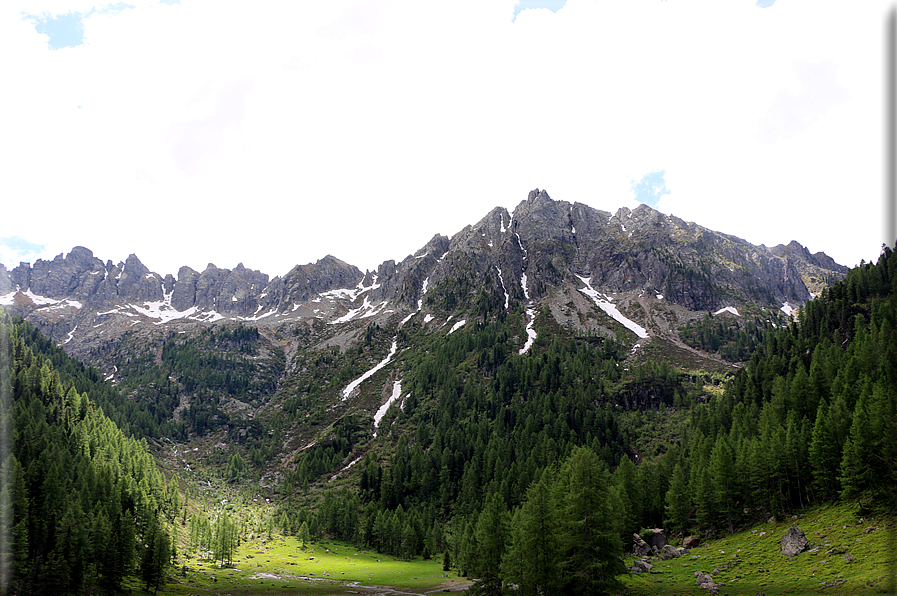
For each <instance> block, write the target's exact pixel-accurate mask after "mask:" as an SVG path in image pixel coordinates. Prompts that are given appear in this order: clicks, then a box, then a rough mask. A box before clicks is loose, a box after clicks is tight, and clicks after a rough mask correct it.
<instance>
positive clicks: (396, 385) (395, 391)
mask: <svg viewBox="0 0 897 596" xmlns="http://www.w3.org/2000/svg"><path fill="white" fill-rule="evenodd" d="M401 395H402V379H398V380H396V381H394V382H393V384H392V395H390V396H389V399H387V400H386V403H385V404H383V405H382V406H380V408H379V409H378V410H377V412H376V413H374V438H377V427H378V426H380V421H381V420H383V417H384V416H386V412H388V411H389V407H390V406H391V405H392V404H393V403H395V401H396V400H397V399H399V397H400V396H401Z"/></svg>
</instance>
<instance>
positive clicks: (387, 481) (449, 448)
mask: <svg viewBox="0 0 897 596" xmlns="http://www.w3.org/2000/svg"><path fill="white" fill-rule="evenodd" d="M895 273H897V257H895V256H894V253H893V252H892V251H891V250H890V249H885V250H884V251H883V252H882V255H881V258H880V259H879V261H878V263H877V264H875V265H871V264H870V265H864V266H862V267H859V268H857V269H855V270H852V271H851V272H850V273H849V274H848V277H847V279H846V280H845V281H842V282H840V283H838V284H836V285H834V286H833V287H831V288H830V289H827V290H825V291H823V293H822V295H821V297H820V298H819V299H817V300H815V301H812V302H810V303H808V304H807V305H805V307H804V309H803V310H802V311H801V314H800V316H799V320H798V323H797V324H795V325H792V326H790V327H789V328H782V329H779V330H777V331H776V332H775V333H774V334H770V335H768V337H767V339H766V341H765V342H764V343H763V344H762V346H761V349H760V350H758V351H757V352H755V353H754V354H753V356H752V357H751V360H750V362H749V364H748V365H747V366H746V367H745V368H744V369H742V370H740V371H739V372H738V373H737V374H736V375H735V377H734V379H732V381H731V382H730V383H728V384H727V386H726V388H725V391H722V392H715V393H713V394H712V396H711V397H710V399H709V400H706V402H707V403H700V402H701V401H703V400H696V399H695V397H696V395H695V393H694V389H695V388H694V386H689V383H688V380H689V379H688V375H683V374H682V373H677V372H675V371H673V370H670V369H667V368H665V367H664V365H663V364H654V363H651V362H647V363H646V364H644V365H642V366H641V367H637V366H636V367H631V369H630V371H625V374H621V373H619V372H618V369H619V368H620V366H619V364H621V361H620V360H616V359H615V357H617V358H619V356H620V352H619V351H618V349H616V348H615V346H614V343H613V342H610V341H598V342H592V341H587V340H586V339H585V338H584V339H583V340H579V341H577V340H575V339H572V340H569V341H567V342H564V341H561V340H560V339H559V338H557V336H552V334H550V333H548V332H546V331H543V330H542V329H540V330H539V337H540V338H552V337H553V339H545V340H544V341H541V342H540V341H539V340H537V341H536V344H535V346H534V348H533V349H534V353H533V354H532V355H530V356H529V357H520V356H519V355H515V354H508V353H507V352H504V353H503V352H502V351H501V349H500V347H501V346H502V345H503V344H502V341H501V338H502V328H503V326H502V323H501V322H500V319H501V317H498V319H497V320H496V322H494V323H481V324H477V325H476V326H470V328H468V329H465V330H458V331H457V332H456V333H454V334H452V335H450V336H448V337H447V338H446V339H445V341H443V342H440V344H439V345H431V346H430V349H428V350H426V351H425V352H424V353H422V354H419V356H418V357H417V358H416V359H415V360H414V361H411V362H409V363H408V368H407V373H406V376H405V377H404V381H403V394H404V390H405V387H406V385H405V383H407V388H408V393H409V395H410V397H405V402H404V408H402V409H400V410H399V411H398V412H397V413H396V414H395V415H396V420H395V422H394V426H393V427H392V428H393V430H392V433H393V435H392V436H394V437H395V438H396V439H397V441H398V444H397V446H396V448H395V451H394V452H393V451H391V449H390V448H389V447H388V446H386V445H384V446H379V445H378V446H377V450H376V451H375V452H373V453H369V454H368V455H367V456H366V457H365V459H363V460H361V461H360V462H359V463H358V464H357V465H356V466H354V467H353V471H354V470H357V472H355V473H357V474H360V478H359V497H358V500H359V503H360V507H361V509H360V510H361V517H360V523H359V524H358V525H356V524H348V525H347V524H342V523H341V520H342V519H344V516H346V515H350V514H351V515H354V513H355V512H356V511H357V509H356V508H355V506H354V502H353V503H352V505H351V511H347V510H340V509H339V507H338V506H337V505H333V507H332V510H323V511H319V515H320V514H323V515H324V519H323V520H320V522H319V523H320V525H321V526H322V527H323V530H324V531H326V532H328V533H331V534H334V535H338V536H341V537H342V538H345V539H355V540H358V539H360V540H361V541H363V542H364V543H366V544H369V545H373V546H377V547H379V548H386V549H395V548H399V549H402V548H405V549H408V550H407V552H408V553H409V554H411V553H414V552H415V550H414V549H413V546H410V545H413V544H415V542H416V543H417V544H418V545H420V546H419V548H420V549H421V550H422V549H423V548H424V546H426V540H427V538H426V537H427V536H428V535H429V533H430V531H429V530H428V527H427V524H428V523H430V521H431V520H448V521H447V523H445V524H444V525H441V529H442V530H443V532H444V533H443V536H442V538H443V542H444V547H445V548H446V549H447V551H448V553H449V556H450V560H451V561H453V562H455V564H457V565H459V566H460V568H461V569H462V571H464V572H470V573H472V574H474V575H477V576H483V575H484V574H487V573H491V572H492V571H490V570H494V569H495V567H494V564H495V561H496V560H497V559H496V556H498V555H496V554H495V549H496V548H497V549H499V550H501V549H502V548H505V549H509V550H505V551H503V552H505V553H510V552H513V545H514V538H513V536H515V535H517V534H516V533H522V534H521V535H525V534H526V532H527V531H532V532H534V533H536V534H538V535H539V536H542V537H543V538H544V539H545V540H547V541H548V542H551V540H550V539H549V538H550V536H551V535H553V536H554V538H553V539H554V540H555V541H556V542H554V543H553V544H556V545H558V546H557V547H556V548H557V549H560V550H555V551H554V556H558V557H563V552H564V551H563V550H562V548H563V547H562V546H560V545H563V544H564V543H565V540H568V538H565V536H567V534H566V533H565V532H568V531H569V530H568V529H565V528H568V524H574V525H575V523H579V524H582V523H587V522H586V521H584V520H578V521H573V520H572V519H570V518H568V519H567V520H566V521H564V520H563V519H561V520H557V521H556V522H555V525H552V524H551V523H548V522H546V521H545V520H544V519H541V518H532V517H528V515H529V514H528V513H525V512H526V511H528V509H527V508H530V507H534V506H535V505H534V504H532V501H533V499H538V500H539V501H538V502H539V503H541V504H543V506H544V504H545V503H548V504H549V506H548V510H552V511H561V510H563V509H564V505H563V503H564V501H563V500H562V501H551V495H552V494H554V495H555V498H562V497H563V495H564V494H566V493H564V491H560V493H558V492H557V491H555V492H553V491H552V490H549V489H542V491H543V492H542V493H538V494H537V493H535V492H532V491H536V490H537V489H536V486H537V485H536V484H533V483H534V482H537V481H540V482H542V483H543V484H544V485H545V486H546V487H549V488H550V487H551V486H557V485H556V484H555V483H557V482H559V481H560V482H563V480H559V479H562V478H563V475H561V476H558V474H560V472H559V471H558V468H557V467H556V465H555V464H557V463H560V462H564V461H569V460H567V458H568V457H571V454H573V453H578V454H582V453H583V451H582V450H583V449H585V450H586V452H588V453H591V454H592V455H591V456H589V457H596V458H597V461H598V462H600V463H599V464H597V466H598V467H601V468H604V469H605V470H613V472H612V481H613V485H614V487H615V491H616V492H615V493H614V494H611V495H607V496H606V497H605V499H606V500H605V502H604V503H606V502H608V500H609V501H610V502H613V503H615V504H616V506H615V507H614V508H613V510H614V511H615V512H618V514H619V515H618V516H617V517H615V519H614V525H613V527H612V528H602V529H601V531H600V532H602V533H604V534H607V532H611V533H613V534H615V535H616V537H617V538H616V539H617V540H621V539H625V538H626V537H627V536H631V535H632V533H633V531H637V530H638V529H639V528H644V527H648V528H650V527H660V526H665V527H666V528H667V529H668V530H670V531H672V532H694V531H699V530H700V531H702V532H732V531H733V530H734V529H735V528H737V527H741V526H743V525H745V524H750V523H753V522H756V521H758V520H763V519H766V518H767V517H769V516H772V515H779V516H781V515H790V514H792V513H794V512H795V511H798V510H800V509H801V508H803V507H806V506H808V505H811V504H814V503H823V502H826V501H829V500H832V499H851V500H855V501H856V502H857V503H858V504H859V506H860V512H861V514H862V512H863V511H871V510H872V508H873V507H877V506H882V505H890V504H892V503H893V487H894V486H897V470H895V462H897V428H895V425H897V391H895V389H897V385H895V381H897V379H895V371H897V343H895V341H894V337H893V334H894V331H893V329H894V324H895V315H897V312H895V303H894V287H895V285H894V281H895V280H897V277H895ZM506 322H507V321H506ZM518 325H519V323H518ZM677 406H678V407H680V408H681V407H684V408H688V409H689V410H690V411H689V414H688V420H687V422H686V423H684V424H679V425H675V426H673V429H674V432H675V433H676V434H677V435H678V436H676V437H674V438H673V439H672V440H668V443H667V445H666V446H665V447H662V448H661V450H662V453H659V454H657V455H656V456H655V457H637V456H638V455H639V454H638V453H636V452H635V450H634V449H633V445H634V444H637V442H638V438H639V435H640V434H641V433H642V432H644V431H645V430H646V427H647V422H648V421H651V422H652V423H655V424H656V423H658V422H660V423H661V424H662V423H664V422H668V421H669V420H670V410H671V409H672V408H675V407H677ZM645 410H646V411H645ZM652 411H653V412H652ZM658 418H659V419H660V420H659V421H658ZM661 437H662V435H661ZM328 453H329V452H328ZM334 453H336V452H335V451H334ZM384 453H386V454H388V455H384ZM339 455H342V453H340V454H339ZM351 455H352V457H357V455H356V453H354V452H353V453H352V454H351ZM315 457H316V456H315V452H314V451H307V452H305V453H303V454H302V455H301V456H300V458H299V459H298V460H297V462H298V465H299V468H300V469H309V466H308V465H303V464H306V462H308V461H314V460H313V459H312V460H309V459H306V458H315ZM636 460H638V461H639V463H638V465H636V464H635V461H636ZM565 465H566V464H565ZM560 469H561V470H563V469H564V467H563V466H561V468H560ZM291 480H292V479H291V478H287V481H288V482H289V481H291ZM302 480H304V479H302ZM615 497H616V499H618V500H614V499H615ZM563 498H566V497H563ZM604 503H602V504H601V506H603V505H604ZM596 506H598V505H596ZM396 515H399V516H400V517H401V516H404V517H405V520H406V521H405V527H406V530H407V532H406V534H403V536H407V535H409V534H410V536H411V538H408V539H403V543H402V544H401V545H397V544H395V543H388V544H387V545H385V546H384V544H383V542H382V541H383V538H382V537H383V536H394V534H393V533H392V532H389V531H384V530H383V528H384V527H395V526H389V524H391V523H395V522H394V520H395V519H396ZM486 515H488V516H491V517H489V518H488V519H489V521H488V523H486V522H481V520H482V519H484V517H483V516H486ZM502 516H508V518H506V519H511V518H512V517H511V516H513V519H516V523H513V524H511V526H510V529H508V530H503V528H504V527H505V526H504V525H503V522H501V521H500V520H501V519H502ZM418 519H419V520H421V521H420V525H419V526H416V525H415V524H416V523H417V520H418ZM533 519H535V520H536V521H532V520H533ZM496 520H499V521H496ZM530 523H532V524H537V525H536V526H529V525H528V524H530ZM399 527H401V526H399ZM535 527H538V528H539V529H538V532H536V531H535V530H534V529H533V528H535ZM359 533H360V536H359ZM552 533H553V534H552ZM608 544H610V543H608ZM496 545H498V546H496ZM507 556H511V555H507ZM484 561H490V564H489V565H488V569H487V568H484V567H483V566H482V565H483V564H484V563H483V562H484ZM530 563H532V562H530ZM509 565H511V564H510V563H509ZM530 567H532V564H531V565H530ZM512 568H513V565H512V566H511V567H508V571H507V573H506V572H505V571H504V570H505V568H504V567H502V568H501V569H502V574H503V575H502V576H500V577H499V578H498V579H494V578H493V580H490V581H493V583H500V580H504V581H511V582H513V583H516V584H518V585H522V584H521V583H520V582H522V581H525V580H524V579H522V578H521V577H520V576H518V575H515V573H517V572H515V571H511V569H512ZM599 575H600V574H599ZM567 579H568V580H570V577H567ZM600 579H601V581H604V580H606V579H607V571H606V570H605V571H604V575H603V576H601V578H600ZM560 581H562V585H561V587H560V588H558V589H563V580H560ZM599 583H600V582H599ZM486 585H492V584H487V583H484V584H483V586H486ZM567 588H570V585H567Z"/></svg>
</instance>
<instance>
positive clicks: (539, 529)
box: [502, 479, 560, 596]
mask: <svg viewBox="0 0 897 596" xmlns="http://www.w3.org/2000/svg"><path fill="white" fill-rule="evenodd" d="M558 531H559V525H558V519H557V512H556V504H555V502H554V499H553V497H552V494H551V490H550V488H549V486H548V484H547V483H546V481H545V479H542V480H540V481H538V482H536V483H534V484H531V485H530V487H529V489H528V490H527V491H526V500H525V501H524V502H523V504H522V505H521V506H520V507H519V508H518V509H517V510H516V511H515V513H514V519H513V523H512V524H511V533H510V534H511V540H510V542H511V544H510V546H509V547H508V549H507V552H506V554H505V557H504V559H503V560H502V574H503V576H504V577H505V582H506V583H510V584H516V585H517V586H518V591H519V593H520V594H521V595H524V596H530V595H537V594H556V593H557V592H558V590H559V589H560V576H559V574H558V572H559V566H560V544H559V542H558V538H559V537H558Z"/></svg>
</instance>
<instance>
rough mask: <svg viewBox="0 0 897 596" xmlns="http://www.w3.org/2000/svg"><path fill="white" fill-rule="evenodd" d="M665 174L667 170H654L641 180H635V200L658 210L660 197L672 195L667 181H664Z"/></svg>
mask: <svg viewBox="0 0 897 596" xmlns="http://www.w3.org/2000/svg"><path fill="white" fill-rule="evenodd" d="M664 174H666V171H665V170H654V171H653V172H648V173H647V174H645V175H644V176H642V179H641V180H638V181H636V180H633V181H632V193H633V195H635V200H636V201H638V202H639V203H644V204H645V205H648V206H649V207H653V208H655V209H656V208H657V202H658V201H659V200H660V197H662V196H663V195H666V194H670V191H669V189H667V186H666V181H664V179H663V176H664Z"/></svg>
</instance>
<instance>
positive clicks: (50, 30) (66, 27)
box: [23, 2, 134, 50]
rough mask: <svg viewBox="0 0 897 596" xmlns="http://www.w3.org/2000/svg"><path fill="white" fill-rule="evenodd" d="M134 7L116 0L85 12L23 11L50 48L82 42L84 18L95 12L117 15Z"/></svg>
mask: <svg viewBox="0 0 897 596" xmlns="http://www.w3.org/2000/svg"><path fill="white" fill-rule="evenodd" d="M128 8H134V6H132V5H130V4H125V3H124V2H118V3H117V4H107V5H105V6H99V7H92V8H91V9H90V10H88V11H86V12H73V11H71V10H70V11H68V12H66V13H57V14H51V13H49V12H43V13H41V14H40V15H35V14H31V13H23V16H24V18H25V19H27V20H28V21H30V22H31V23H33V24H34V29H35V30H36V31H37V32H38V33H40V34H42V35H46V36H47V47H49V48H50V49H51V50H61V49H63V48H74V47H77V46H80V45H82V44H83V43H84V19H87V18H90V17H91V16H93V15H95V14H102V15H113V16H114V15H117V14H118V13H120V12H121V11H123V10H126V9H128Z"/></svg>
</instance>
